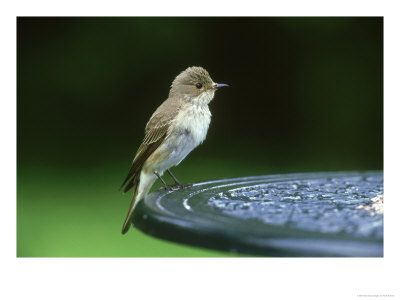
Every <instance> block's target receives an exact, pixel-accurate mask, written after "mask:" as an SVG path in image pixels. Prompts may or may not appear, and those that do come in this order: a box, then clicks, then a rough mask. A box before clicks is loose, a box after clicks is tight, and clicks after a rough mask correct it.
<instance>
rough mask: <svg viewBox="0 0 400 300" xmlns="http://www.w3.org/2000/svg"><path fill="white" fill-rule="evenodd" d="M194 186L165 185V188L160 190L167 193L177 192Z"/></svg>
mask: <svg viewBox="0 0 400 300" xmlns="http://www.w3.org/2000/svg"><path fill="white" fill-rule="evenodd" d="M192 185H193V184H191V183H190V184H178V183H175V184H171V185H165V186H163V187H161V188H160V189H162V190H166V191H177V190H183V189H187V188H189V187H191V186H192Z"/></svg>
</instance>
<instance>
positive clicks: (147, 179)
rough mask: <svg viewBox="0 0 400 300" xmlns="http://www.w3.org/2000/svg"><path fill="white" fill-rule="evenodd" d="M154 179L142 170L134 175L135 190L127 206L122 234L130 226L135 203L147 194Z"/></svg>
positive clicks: (154, 177)
mask: <svg viewBox="0 0 400 300" xmlns="http://www.w3.org/2000/svg"><path fill="white" fill-rule="evenodd" d="M155 180H156V176H155V175H154V174H146V173H143V172H141V173H140V175H139V176H136V177H135V179H134V181H135V182H134V186H135V192H134V193H133V198H132V202H131V205H130V206H129V211H128V215H127V216H126V219H125V222H124V226H122V234H125V233H127V232H128V230H129V228H130V227H131V223H132V214H133V211H134V210H135V206H136V204H137V203H138V202H139V201H140V200H141V199H143V198H144V197H145V196H146V195H147V193H148V192H149V190H150V188H151V186H152V185H153V184H154V181H155Z"/></svg>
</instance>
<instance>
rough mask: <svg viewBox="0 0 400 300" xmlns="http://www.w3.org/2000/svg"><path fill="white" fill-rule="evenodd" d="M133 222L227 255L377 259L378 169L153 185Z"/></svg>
mask: <svg viewBox="0 0 400 300" xmlns="http://www.w3.org/2000/svg"><path fill="white" fill-rule="evenodd" d="M133 224H134V226H135V227H136V228H138V229H140V230H142V231H143V232H145V233H147V234H150V235H153V236H156V237H159V238H163V239H166V240H170V241H175V242H179V243H185V244H190V245H194V246H200V247H207V248H212V249H219V250H224V251H229V252H234V253H244V254H246V253H247V254H255V255H262V256H264V255H266V256H292V257H295V256H296V257H305V256H324V257H333V256H340V257H343V256H344V257H382V256H383V173H382V171H369V172H324V173H295V174H277V175H265V176H256V177H246V178H232V179H222V180H215V181H207V182H200V183H195V184H193V186H192V187H190V188H188V189H183V190H178V191H165V190H160V191H158V192H155V193H152V194H150V195H148V196H147V197H146V198H145V199H144V200H143V201H140V202H139V203H138V205H137V207H136V209H135V212H134V217H133Z"/></svg>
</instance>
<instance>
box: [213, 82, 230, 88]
mask: <svg viewBox="0 0 400 300" xmlns="http://www.w3.org/2000/svg"><path fill="white" fill-rule="evenodd" d="M224 86H229V85H227V84H225V83H216V84H214V85H213V89H219V88H221V87H224Z"/></svg>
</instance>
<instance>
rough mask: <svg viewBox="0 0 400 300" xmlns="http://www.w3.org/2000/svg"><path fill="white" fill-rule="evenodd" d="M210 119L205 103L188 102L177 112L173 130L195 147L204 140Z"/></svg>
mask: <svg viewBox="0 0 400 300" xmlns="http://www.w3.org/2000/svg"><path fill="white" fill-rule="evenodd" d="M210 121H211V112H210V110H209V108H208V106H207V105H194V104H190V105H187V106H184V107H183V108H182V109H181V111H180V112H179V113H178V115H177V117H176V119H175V122H174V126H173V127H174V130H173V131H174V132H175V133H176V134H179V135H182V136H183V138H185V139H187V141H188V142H190V141H191V142H192V143H193V144H194V147H196V146H198V145H199V144H201V143H202V142H203V141H204V140H205V138H206V136H207V131H208V127H209V125H210Z"/></svg>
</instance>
